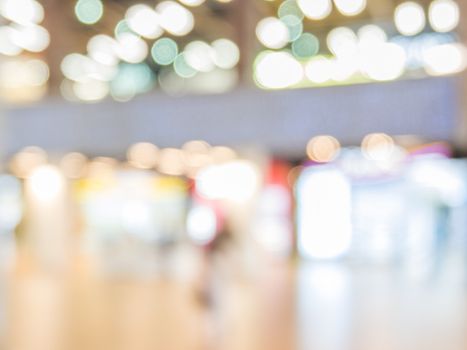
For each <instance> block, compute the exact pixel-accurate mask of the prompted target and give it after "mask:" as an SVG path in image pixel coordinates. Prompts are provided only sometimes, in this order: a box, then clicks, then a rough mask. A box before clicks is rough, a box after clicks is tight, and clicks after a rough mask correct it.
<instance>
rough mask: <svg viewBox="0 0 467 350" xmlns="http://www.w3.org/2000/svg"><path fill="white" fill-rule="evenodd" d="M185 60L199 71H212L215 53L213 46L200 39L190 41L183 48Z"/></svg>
mask: <svg viewBox="0 0 467 350" xmlns="http://www.w3.org/2000/svg"><path fill="white" fill-rule="evenodd" d="M183 52H184V54H185V60H186V62H187V63H188V65H190V66H191V67H193V68H194V69H196V70H197V71H199V72H210V71H212V70H213V69H214V67H215V64H214V61H213V57H214V53H213V49H212V48H211V46H210V45H209V44H208V43H206V42H204V41H200V40H195V41H192V42H190V43H189V44H188V45H187V46H185V49H184V50H183Z"/></svg>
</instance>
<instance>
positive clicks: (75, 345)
mask: <svg viewBox="0 0 467 350" xmlns="http://www.w3.org/2000/svg"><path fill="white" fill-rule="evenodd" d="M460 248H461V247H460ZM460 248H459V249H452V251H449V252H447V253H443V254H442V255H440V257H439V258H438V259H433V258H429V259H428V258H418V259H413V261H406V262H404V263H400V264H397V263H395V264H390V265H388V264H385V265H383V264H380V265H374V264H373V265H363V264H356V263H351V262H340V263H313V262H300V261H295V262H287V263H278V262H275V263H268V264H263V265H262V266H263V267H262V268H260V269H259V268H258V269H255V272H254V273H251V274H239V273H235V272H232V271H231V270H228V269H225V268H219V267H214V268H213V267H211V268H210V269H208V270H206V271H208V272H207V273H206V271H205V273H204V275H203V276H204V277H203V279H202V281H204V282H203V283H201V282H200V280H196V279H195V280H193V279H191V280H190V279H186V278H185V279H183V278H179V277H177V278H175V277H174V276H172V275H171V274H170V273H169V274H166V275H161V274H159V275H158V276H157V277H151V276H150V275H146V276H143V277H142V276H139V277H134V276H133V277H131V276H120V277H117V276H105V275H102V274H101V273H100V272H98V271H97V269H96V267H95V265H93V264H92V263H91V262H90V261H88V260H86V259H84V258H75V259H73V261H70V262H69V264H68V265H67V267H66V268H64V269H53V268H52V269H39V268H37V265H36V264H34V263H33V261H32V260H31V259H29V258H26V257H25V256H19V257H18V261H17V262H16V264H15V265H14V266H13V267H12V268H11V269H10V270H6V269H5V271H4V272H3V273H4V276H3V278H2V284H1V290H0V293H1V294H0V298H1V302H2V304H3V305H1V308H0V310H2V313H1V318H0V326H1V330H2V334H1V335H2V337H1V340H2V344H1V347H0V348H1V349H7V350H59V349H60V350H62V349H63V350H75V349H76V350H83V349H86V350H107V349H109V350H140V349H141V350H144V349H148V350H149V349H164V350H177V349H180V350H190V349H222V350H231V349H232V350H237V349H238V350H249V349H252V350H262V349H264V350H276V349H277V350H282V349H284V350H285V349H287V350H288V349H304V350H308V349H319V350H321V349H322V350H334V349H336V350H345V349H358V350H367V349H368V350H375V349H377V350H385V349H397V350H399V349H408V350H414V349H423V350H432V349H433V350H434V349H436V350H437V349H439V350H457V349H465V348H467V333H466V331H465V330H466V328H467V309H466V306H467V284H466V282H467V279H466V276H467V275H466V273H467V270H466V268H465V267H466V266H467V260H466V258H465V256H464V254H463V253H462V249H460Z"/></svg>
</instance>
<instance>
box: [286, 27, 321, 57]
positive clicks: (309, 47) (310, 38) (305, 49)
mask: <svg viewBox="0 0 467 350" xmlns="http://www.w3.org/2000/svg"><path fill="white" fill-rule="evenodd" d="M292 52H293V55H294V56H295V57H297V58H298V59H306V58H310V57H312V56H314V55H316V54H317V53H318V52H319V40H318V38H317V37H316V36H314V35H313V34H311V33H303V34H302V35H300V37H299V38H298V39H297V40H295V41H294V42H293V43H292Z"/></svg>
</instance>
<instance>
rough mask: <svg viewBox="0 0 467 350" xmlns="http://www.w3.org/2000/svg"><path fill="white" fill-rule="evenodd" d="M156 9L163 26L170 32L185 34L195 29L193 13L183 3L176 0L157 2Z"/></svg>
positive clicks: (179, 34)
mask: <svg viewBox="0 0 467 350" xmlns="http://www.w3.org/2000/svg"><path fill="white" fill-rule="evenodd" d="M156 11H157V12H158V13H159V16H160V25H161V27H162V28H164V29H165V30H166V31H168V32H169V33H170V34H173V35H176V36H183V35H187V34H188V33H190V32H191V31H192V30H193V27H194V25H195V19H194V17H193V14H192V13H191V12H190V11H189V10H188V9H186V8H185V7H183V6H182V5H180V4H178V3H176V2H174V1H163V2H160V3H159V4H157V6H156Z"/></svg>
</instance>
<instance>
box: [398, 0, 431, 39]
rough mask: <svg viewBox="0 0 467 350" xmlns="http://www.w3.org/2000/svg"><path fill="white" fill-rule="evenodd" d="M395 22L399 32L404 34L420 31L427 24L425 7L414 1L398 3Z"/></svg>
mask: <svg viewBox="0 0 467 350" xmlns="http://www.w3.org/2000/svg"><path fill="white" fill-rule="evenodd" d="M394 23H395V25H396V28H397V30H398V31H399V33H401V34H403V35H408V36H410V35H415V34H418V33H420V32H421V31H422V30H423V29H424V28H425V24H426V18H425V12H424V10H423V7H422V6H421V5H420V4H418V3H416V2H412V1H408V2H404V3H402V4H400V5H398V6H397V7H396V10H395V11H394Z"/></svg>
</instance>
